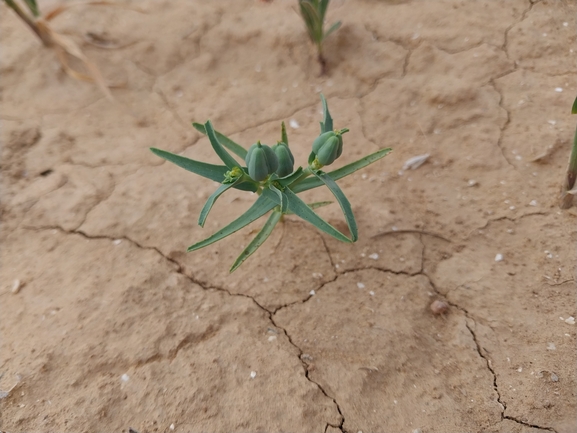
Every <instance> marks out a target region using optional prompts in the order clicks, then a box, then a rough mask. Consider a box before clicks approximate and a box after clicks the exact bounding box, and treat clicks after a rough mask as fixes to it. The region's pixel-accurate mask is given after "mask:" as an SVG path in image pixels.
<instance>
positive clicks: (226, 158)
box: [204, 120, 240, 169]
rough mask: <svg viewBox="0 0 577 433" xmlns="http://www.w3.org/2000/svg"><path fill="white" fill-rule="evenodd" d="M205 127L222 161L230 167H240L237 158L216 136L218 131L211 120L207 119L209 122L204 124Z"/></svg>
mask: <svg viewBox="0 0 577 433" xmlns="http://www.w3.org/2000/svg"><path fill="white" fill-rule="evenodd" d="M204 129H205V130H206V135H207V136H208V139H209V140H210V144H211V145H212V148H213V149H214V151H215V152H216V154H217V155H218V157H219V158H220V159H221V160H222V162H224V164H225V165H226V166H227V167H228V168H230V169H232V168H234V167H240V165H239V164H238V162H236V159H234V158H233V157H232V156H231V154H230V153H228V152H227V151H226V149H225V148H224V146H223V145H222V144H220V141H218V138H216V133H215V132H214V128H213V127H212V123H210V120H207V122H206V123H205V124H204Z"/></svg>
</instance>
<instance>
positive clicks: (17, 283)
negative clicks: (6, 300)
mask: <svg viewBox="0 0 577 433" xmlns="http://www.w3.org/2000/svg"><path fill="white" fill-rule="evenodd" d="M23 285H24V284H22V282H21V281H20V280H14V282H13V283H12V288H11V289H10V291H11V292H12V293H14V294H16V293H18V292H19V291H20V289H21V288H22V286H23Z"/></svg>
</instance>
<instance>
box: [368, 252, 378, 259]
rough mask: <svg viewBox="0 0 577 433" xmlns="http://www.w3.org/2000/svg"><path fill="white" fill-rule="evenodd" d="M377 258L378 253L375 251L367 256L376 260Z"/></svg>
mask: <svg viewBox="0 0 577 433" xmlns="http://www.w3.org/2000/svg"><path fill="white" fill-rule="evenodd" d="M378 258H379V255H378V254H377V253H373V254H371V255H370V256H369V259H373V260H377V259H378Z"/></svg>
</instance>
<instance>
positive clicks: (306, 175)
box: [290, 166, 313, 186]
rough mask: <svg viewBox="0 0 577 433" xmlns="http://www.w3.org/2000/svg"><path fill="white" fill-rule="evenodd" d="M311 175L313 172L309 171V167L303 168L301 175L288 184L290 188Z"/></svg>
mask: <svg viewBox="0 0 577 433" xmlns="http://www.w3.org/2000/svg"><path fill="white" fill-rule="evenodd" d="M311 174H313V172H312V171H311V167H310V166H308V167H307V168H305V169H304V170H303V172H302V174H301V175H300V176H299V177H297V178H296V180H295V181H294V182H293V183H291V184H290V186H294V185H296V184H297V183H299V182H302V181H303V180H305V179H306V178H307V177H309V176H310V175H311Z"/></svg>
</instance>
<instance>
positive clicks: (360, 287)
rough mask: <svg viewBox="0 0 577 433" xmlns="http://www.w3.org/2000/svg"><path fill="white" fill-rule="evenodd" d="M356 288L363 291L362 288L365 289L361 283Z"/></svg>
mask: <svg viewBox="0 0 577 433" xmlns="http://www.w3.org/2000/svg"><path fill="white" fill-rule="evenodd" d="M357 287H358V288H359V289H364V288H365V285H364V284H363V283H357Z"/></svg>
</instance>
